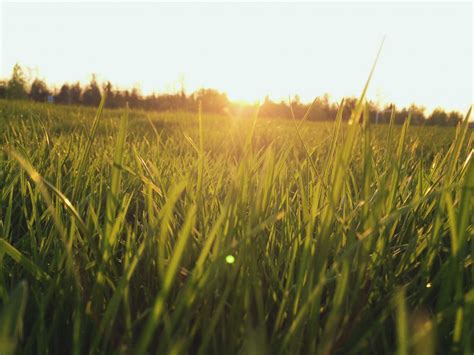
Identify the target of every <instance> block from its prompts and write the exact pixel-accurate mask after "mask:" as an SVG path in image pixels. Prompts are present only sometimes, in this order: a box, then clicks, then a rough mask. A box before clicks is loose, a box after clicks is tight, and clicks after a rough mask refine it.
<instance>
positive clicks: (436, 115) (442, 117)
mask: <svg viewBox="0 0 474 355" xmlns="http://www.w3.org/2000/svg"><path fill="white" fill-rule="evenodd" d="M448 119H449V117H448V114H447V113H446V112H445V111H444V110H443V109H442V108H440V107H437V108H435V109H434V110H433V112H432V113H431V115H430V116H429V117H428V123H429V124H432V125H443V126H445V125H447V123H448Z"/></svg>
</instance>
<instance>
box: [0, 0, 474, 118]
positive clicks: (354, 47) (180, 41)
mask: <svg viewBox="0 0 474 355" xmlns="http://www.w3.org/2000/svg"><path fill="white" fill-rule="evenodd" d="M471 9H472V5H471V4H470V3H453V4H450V3H445V4H443V3H415V4H411V3H365V4H360V3H335V4H332V3H299V4H284V3H240V4H239V3H232V4H224V3H207V4H200V3H188V4H186V3H175V4H166V3H140V4H133V3H131V2H125V3H107V2H105V3H90V2H86V3H16V2H4V3H3V21H2V30H3V37H2V38H3V40H2V63H1V70H2V76H3V77H7V76H8V75H9V74H10V72H11V69H12V67H13V65H14V64H15V63H16V62H19V63H20V64H22V65H23V66H25V67H28V68H30V69H31V73H30V74H31V75H38V76H39V77H42V78H45V79H46V80H47V82H48V83H49V84H52V85H54V84H55V85H59V84H60V83H62V82H64V81H69V82H74V81H77V80H80V81H81V82H83V83H86V82H88V80H89V79H90V75H91V74H92V73H95V74H97V75H98V79H99V80H110V81H111V82H112V83H113V84H116V85H118V86H120V87H134V86H138V87H140V88H141V90H142V92H143V93H144V94H148V93H151V92H169V91H171V92H172V91H177V90H179V89H180V88H181V87H182V86H184V87H185V89H186V90H187V92H192V91H195V90H197V89H198V88H200V87H210V88H215V89H217V90H220V91H225V92H226V93H227V94H228V96H229V97H230V98H231V99H234V100H245V101H248V102H254V101H257V100H260V101H261V100H262V99H263V98H264V97H265V96H266V95H269V96H270V98H272V99H274V100H281V99H283V100H286V99H287V98H288V96H294V95H299V96H300V97H301V98H302V99H303V100H304V101H306V102H308V101H311V100H312V99H313V98H314V97H316V96H320V95H322V94H324V93H329V94H330V95H331V98H332V99H333V100H336V101H338V100H339V99H340V98H342V97H343V96H353V95H358V94H359V92H360V89H361V86H362V85H363V83H364V81H365V79H366V76H367V73H368V71H369V68H370V66H371V64H372V61H373V59H374V57H375V53H376V51H377V48H378V46H379V45H380V42H381V40H382V38H383V37H384V36H386V41H385V46H384V49H383V52H382V55H381V57H380V60H379V63H378V66H377V71H376V75H375V76H374V78H373V83H372V86H371V88H370V91H369V94H368V97H369V99H371V100H374V101H378V102H381V103H388V102H395V103H396V104H397V105H400V106H408V105H409V104H411V103H416V104H419V105H423V106H425V107H427V108H428V109H429V110H431V109H433V108H434V107H437V106H441V107H443V108H446V109H456V110H460V111H462V112H464V111H465V110H466V109H467V107H469V105H470V104H471V102H472V73H473V72H472V62H473V57H472V18H471V16H472V15H471Z"/></svg>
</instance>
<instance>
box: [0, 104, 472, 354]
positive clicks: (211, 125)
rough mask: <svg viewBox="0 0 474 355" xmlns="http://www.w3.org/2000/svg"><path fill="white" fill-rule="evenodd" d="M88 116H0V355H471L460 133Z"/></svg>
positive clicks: (78, 111) (30, 111)
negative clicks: (14, 352) (458, 354)
mask: <svg viewBox="0 0 474 355" xmlns="http://www.w3.org/2000/svg"><path fill="white" fill-rule="evenodd" d="M360 108H361V109H362V111H363V107H362V106H361V107H360ZM95 114H96V111H95V110H92V109H88V108H83V107H62V106H51V105H46V104H32V103H21V102H13V101H0V144H1V146H2V150H0V302H1V305H2V306H1V308H0V312H1V314H0V353H2V352H8V351H12V350H13V349H15V348H16V349H17V351H18V352H20V353H46V352H51V353H64V352H65V349H67V350H68V351H71V352H73V353H76V354H80V353H86V352H87V353H88V352H91V353H111V352H119V353H120V352H123V353H133V354H140V353H145V352H146V351H151V352H152V353H155V352H156V351H158V352H159V353H189V352H191V353H200V354H207V353H238V352H239V351H242V352H244V353H255V354H262V353H269V354H270V353H271V354H274V353H298V352H300V353H306V354H307V353H316V352H317V353H322V354H327V353H350V352H353V353H358V352H360V353H367V352H373V353H382V352H383V353H387V352H394V351H398V353H400V354H406V353H408V352H415V353H419V354H434V353H435V352H436V353H447V352H456V351H459V352H464V353H472V351H473V350H474V344H473V339H474V333H473V329H474V291H473V285H474V268H473V267H472V262H473V259H474V238H473V233H474V232H473V227H472V226H473V222H474V217H473V216H474V213H473V208H472V207H473V197H472V190H473V188H474V163H473V158H472V155H473V154H472V148H473V134H472V130H469V129H468V128H467V124H463V125H460V126H459V127H458V128H457V129H456V128H441V127H410V126H409V125H408V123H406V124H405V125H404V126H393V125H370V124H368V123H364V122H362V123H361V124H352V125H349V124H347V123H346V122H341V121H340V120H338V121H336V123H334V122H327V123H314V122H301V121H300V120H297V121H296V122H292V121H291V120H290V121H289V120H277V119H265V118H259V119H257V120H253V119H252V118H246V119H243V118H231V117H224V116H203V117H201V119H199V117H198V115H195V114H190V113H185V112H181V113H180V112H174V113H145V112H140V111H131V112H130V113H127V111H126V110H105V111H104V112H103V114H102V117H99V116H97V117H96V119H94V116H95ZM363 116H364V114H363V112H362V117H363ZM362 121H363V119H362ZM21 330H23V331H21Z"/></svg>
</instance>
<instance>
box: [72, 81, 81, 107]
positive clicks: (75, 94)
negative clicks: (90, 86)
mask: <svg viewBox="0 0 474 355" xmlns="http://www.w3.org/2000/svg"><path fill="white" fill-rule="evenodd" d="M81 94H82V88H81V84H80V83H79V82H76V83H75V84H74V85H72V86H71V87H70V89H69V95H70V98H71V101H70V103H71V104H73V105H79V104H80V103H81Z"/></svg>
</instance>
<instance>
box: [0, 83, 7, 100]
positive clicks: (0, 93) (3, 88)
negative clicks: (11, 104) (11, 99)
mask: <svg viewBox="0 0 474 355" xmlns="http://www.w3.org/2000/svg"><path fill="white" fill-rule="evenodd" d="M6 94H7V83H6V82H5V81H4V80H0V99H4V98H5V97H6Z"/></svg>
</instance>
